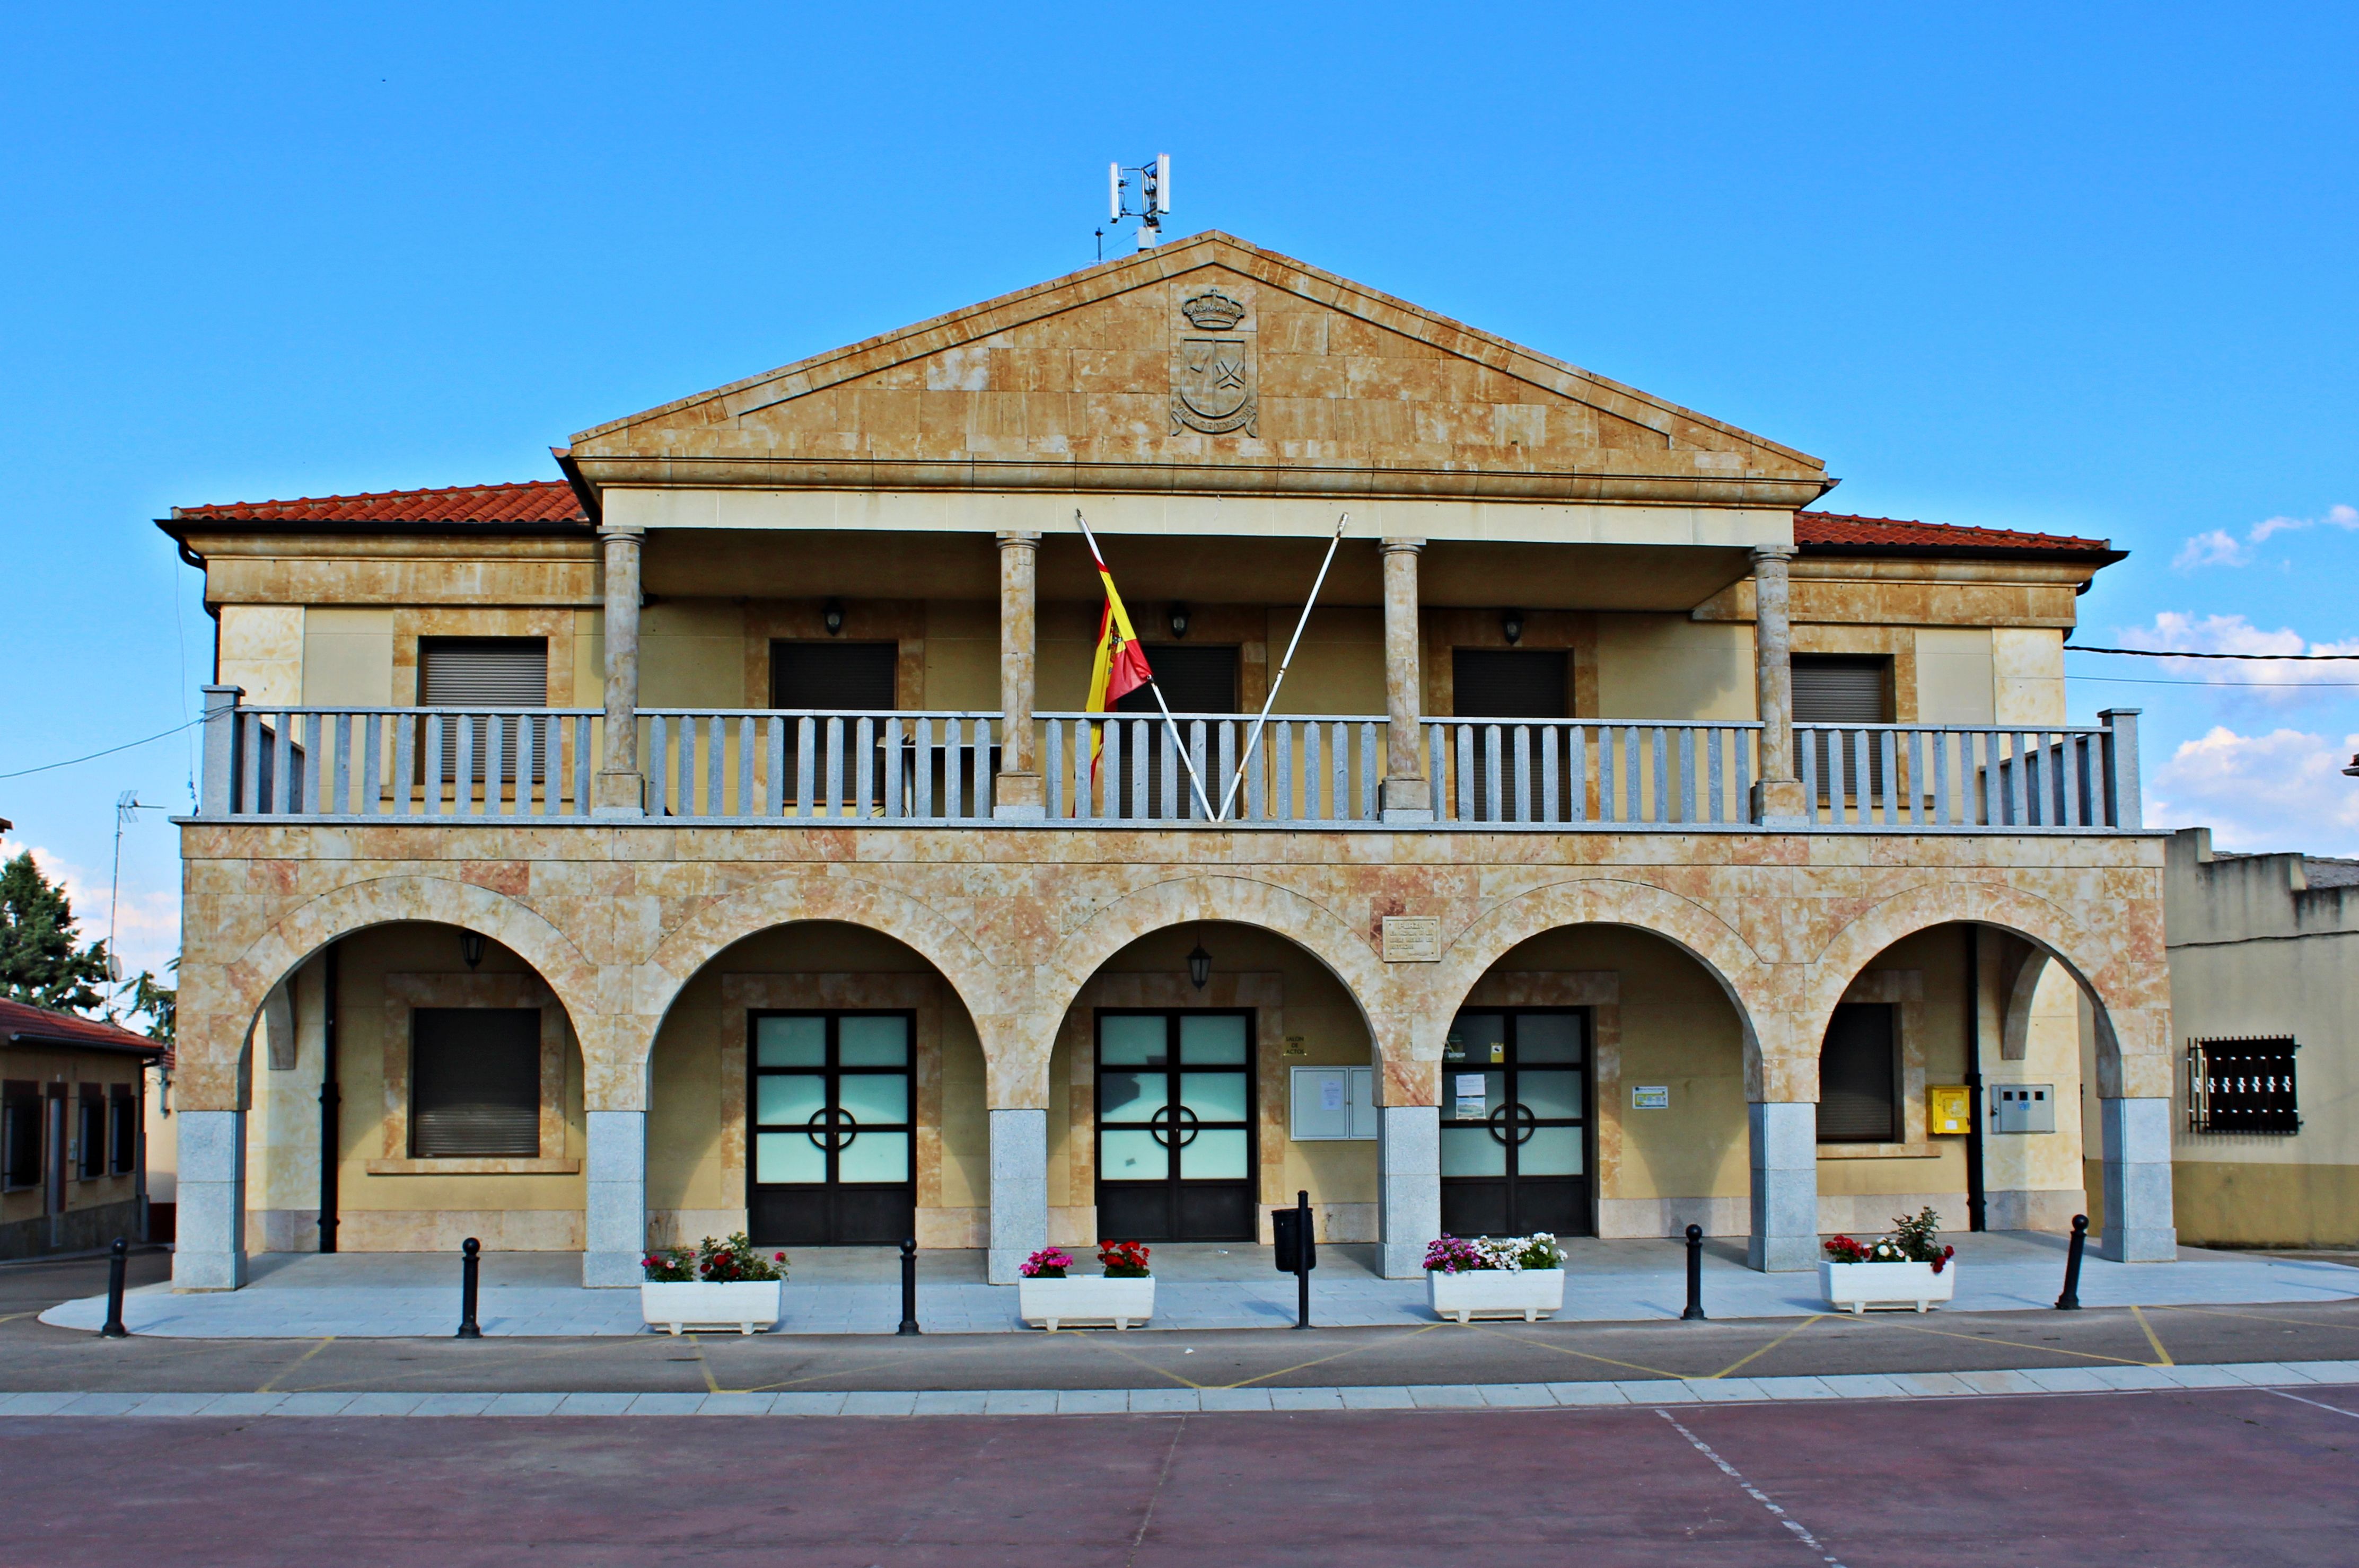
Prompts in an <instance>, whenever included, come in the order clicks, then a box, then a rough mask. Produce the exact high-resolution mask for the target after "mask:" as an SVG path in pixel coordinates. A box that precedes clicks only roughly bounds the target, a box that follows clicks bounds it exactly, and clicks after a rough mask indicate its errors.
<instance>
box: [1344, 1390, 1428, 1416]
mask: <svg viewBox="0 0 2359 1568" xmlns="http://www.w3.org/2000/svg"><path fill="white" fill-rule="evenodd" d="M1343 1408H1344V1409H1345V1410H1354V1411H1405V1410H1415V1409H1416V1408H1417V1400H1414V1399H1412V1398H1410V1397H1409V1391H1408V1390H1407V1389H1405V1388H1388V1389H1387V1388H1370V1389H1345V1390H1343Z"/></svg>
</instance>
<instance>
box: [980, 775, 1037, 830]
mask: <svg viewBox="0 0 2359 1568" xmlns="http://www.w3.org/2000/svg"><path fill="white" fill-rule="evenodd" d="M991 815H992V817H993V819H994V820H995V821H999V822H1039V821H1042V820H1044V819H1045V818H1046V817H1047V816H1048V815H1049V783H1048V781H1047V780H1046V779H1044V778H1042V777H1041V776H1040V775H1039V774H1038V773H1001V774H1000V775H999V776H998V777H997V778H995V779H994V780H993V781H992V787H991Z"/></svg>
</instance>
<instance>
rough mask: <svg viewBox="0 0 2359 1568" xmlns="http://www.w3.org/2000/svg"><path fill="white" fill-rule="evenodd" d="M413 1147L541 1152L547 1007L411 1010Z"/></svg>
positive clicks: (453, 1154)
mask: <svg viewBox="0 0 2359 1568" xmlns="http://www.w3.org/2000/svg"><path fill="white" fill-rule="evenodd" d="M409 1019H410V1047H409V1152H410V1155H411V1157H412V1158H414V1159H419V1160H451V1159H481V1158H485V1157H498V1156H502V1155H522V1156H526V1157H527V1158H529V1157H531V1156H534V1155H537V1154H538V1153H539V1152H540V1010H539V1009H538V1008H531V1007H421V1008H417V1009H414V1010H412V1011H411V1012H410V1015H409Z"/></svg>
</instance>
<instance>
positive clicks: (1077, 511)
mask: <svg viewBox="0 0 2359 1568" xmlns="http://www.w3.org/2000/svg"><path fill="white" fill-rule="evenodd" d="M1073 521H1074V522H1076V523H1078V524H1081V528H1082V538H1083V539H1085V540H1087V541H1088V542H1089V546H1090V560H1091V562H1092V563H1093V565H1095V566H1096V568H1098V570H1100V571H1102V572H1103V571H1105V570H1106V564H1105V557H1104V555H1103V553H1101V552H1100V551H1099V549H1098V536H1097V535H1095V534H1093V533H1091V532H1090V524H1089V519H1088V518H1086V517H1083V516H1082V509H1081V508H1080V507H1078V506H1076V507H1074V508H1073ZM1106 575H1107V577H1108V578H1109V579H1111V578H1112V576H1113V574H1112V573H1111V572H1107V574H1106ZM1147 690H1149V691H1151V692H1153V693H1154V694H1155V706H1156V707H1158V708H1161V709H1162V710H1163V727H1164V729H1165V730H1169V732H1170V735H1171V749H1172V750H1173V751H1175V752H1179V753H1180V762H1181V763H1183V764H1184V765H1185V766H1186V767H1187V769H1188V782H1189V783H1190V784H1192V785H1194V786H1195V789H1196V804H1197V805H1198V806H1202V807H1203V808H1204V819H1205V820H1206V821H1208V822H1209V821H1213V820H1215V818H1214V817H1213V816H1212V800H1211V798H1210V797H1209V796H1207V795H1205V794H1204V781H1203V780H1202V779H1201V778H1198V777H1197V776H1196V759H1195V758H1193V757H1191V756H1190V755H1189V754H1188V746H1187V742H1186V741H1184V740H1183V739H1182V738H1181V736H1180V721H1179V720H1178V719H1174V718H1172V717H1171V705H1170V704H1169V703H1168V702H1166V701H1164V700H1163V688H1162V687H1159V686H1158V685H1156V684H1155V665H1154V663H1153V662H1152V661H1151V660H1150V661H1149V662H1148V664H1147ZM1098 723H1099V727H1100V728H1101V729H1103V727H1104V724H1105V721H1104V720H1103V719H1100V720H1099V721H1098ZM1115 733H1116V734H1117V735H1119V734H1120V733H1121V731H1120V730H1116V731H1115Z"/></svg>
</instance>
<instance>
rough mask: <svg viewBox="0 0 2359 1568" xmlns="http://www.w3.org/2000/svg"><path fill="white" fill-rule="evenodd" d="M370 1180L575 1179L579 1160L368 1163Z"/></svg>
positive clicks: (384, 1161) (513, 1159)
mask: <svg viewBox="0 0 2359 1568" xmlns="http://www.w3.org/2000/svg"><path fill="white" fill-rule="evenodd" d="M367 1169H368V1173H369V1174H370V1175H372V1176H578V1175H580V1174H581V1173H582V1162H581V1161H579V1160H538V1159H532V1160H528V1159H525V1158H523V1157H521V1156H517V1157H514V1158H496V1159H475V1160H456V1159H454V1160H371V1161H369V1162H367Z"/></svg>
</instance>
